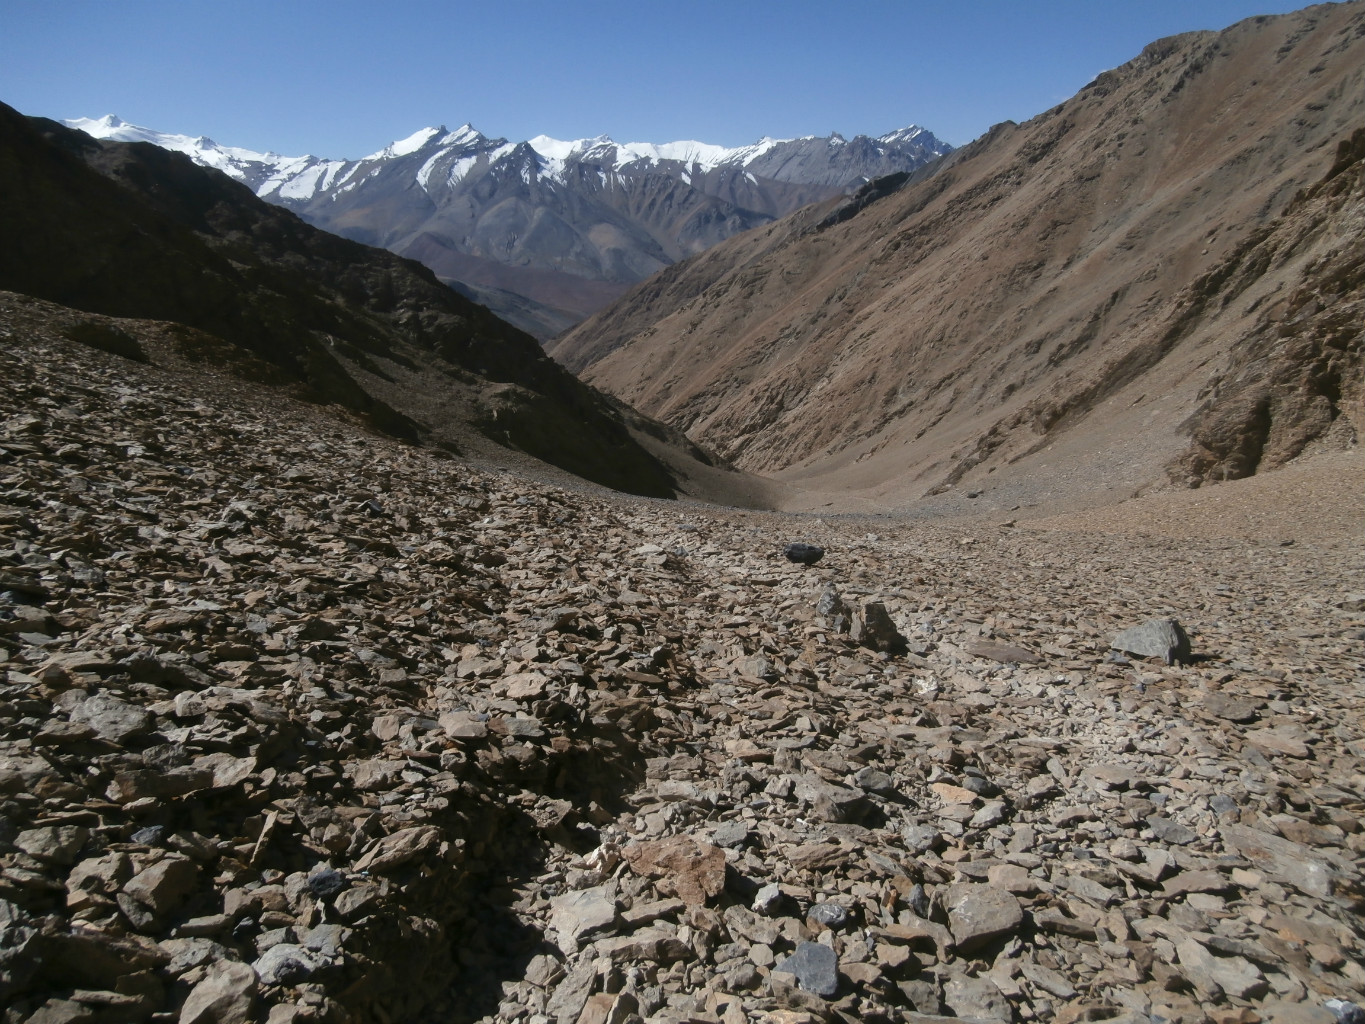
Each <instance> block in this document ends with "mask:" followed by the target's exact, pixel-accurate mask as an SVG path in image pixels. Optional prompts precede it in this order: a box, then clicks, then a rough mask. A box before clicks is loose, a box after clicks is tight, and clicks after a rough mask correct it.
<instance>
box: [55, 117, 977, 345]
mask: <svg viewBox="0 0 1365 1024" xmlns="http://www.w3.org/2000/svg"><path fill="white" fill-rule="evenodd" d="M64 123H65V124H66V125H67V126H69V127H72V128H77V129H79V130H81V131H84V132H86V133H88V134H90V135H92V136H94V137H96V138H100V139H110V140H115V141H120V142H149V143H152V144H154V145H157V146H160V147H162V148H164V149H170V150H174V151H176V152H180V153H184V154H186V155H187V156H189V157H190V158H191V159H193V160H194V161H195V162H196V163H199V164H202V165H204V166H207V167H213V168H216V169H217V170H220V171H222V172H223V173H225V174H228V175H229V176H231V177H233V178H235V179H237V180H238V181H240V182H242V183H243V184H245V185H247V186H248V187H249V188H251V189H252V190H253V191H254V192H255V193H256V194H257V195H258V196H260V197H261V198H263V199H266V200H268V201H269V202H272V203H277V204H279V205H282V206H285V207H288V208H290V209H292V210H294V211H295V212H297V213H298V214H299V215H300V216H302V217H303V218H304V219H306V220H308V221H310V222H311V223H313V224H315V225H317V226H318V227H321V228H324V229H326V230H329V231H333V232H335V233H337V234H341V235H345V236H347V237H349V238H353V239H356V240H359V241H362V242H367V243H369V244H371V245H379V246H383V247H385V248H388V249H391V250H393V251H394V252H397V253H399V254H401V255H405V256H410V257H412V258H414V259H417V260H420V261H421V262H423V263H426V264H427V265H428V266H430V267H431V268H432V269H433V270H434V271H435V272H436V273H437V274H438V275H439V276H440V277H442V278H443V279H445V280H447V281H448V282H450V283H452V284H455V285H456V286H457V287H460V288H461V290H463V291H465V292H466V293H467V294H471V295H473V296H474V297H476V298H478V299H479V300H480V301H482V302H484V303H486V304H488V305H490V306H491V307H493V308H494V309H495V310H496V311H497V312H498V313H499V314H500V315H502V316H504V317H506V318H507V319H510V320H512V321H513V322H514V323H518V324H519V325H520V326H523V327H525V328H526V329H528V330H531V331H532V333H535V334H537V335H539V336H541V337H548V336H550V335H552V334H555V333H557V332H558V331H560V330H562V329H564V328H566V327H568V326H570V325H571V324H572V323H574V322H576V321H577V320H579V319H582V318H583V317H584V316H586V315H587V314H588V313H590V312H592V311H593V310H594V309H596V308H597V307H599V306H600V305H602V304H604V303H605V302H607V301H609V300H610V299H612V298H615V297H616V296H617V295H619V294H620V293H621V292H622V291H624V290H625V289H626V288H627V287H629V286H630V285H633V284H635V283H636V282H638V281H641V280H643V279H644V278H646V277H648V276H650V275H651V274H653V273H655V272H656V271H658V270H661V269H663V268H664V267H666V266H668V265H669V264H671V263H673V262H675V261H677V260H679V259H683V258H685V257H687V256H690V255H693V254H695V253H697V252H700V251H702V250H703V249H706V248H708V247H709V246H711V245H714V244H715V243H717V242H720V241H723V240H724V239H725V238H728V237H730V236H731V235H734V234H736V233H738V232H740V231H744V230H748V229H749V228H752V227H756V226H758V225H761V224H764V223H767V222H769V221H771V220H774V219H776V218H778V217H782V216H785V215H786V214H788V213H791V212H792V211H794V210H796V209H798V208H799V207H801V206H804V205H806V204H807V203H811V202H815V201H818V200H822V199H826V198H829V197H830V196H832V195H837V194H839V193H840V192H843V191H845V190H848V189H850V188H855V187H857V186H858V185H861V184H862V183H864V182H866V181H868V180H869V179H871V178H876V177H881V176H883V175H886V174H893V173H896V172H900V171H908V170H913V169H915V168H917V167H919V166H921V165H922V164H925V163H927V162H929V161H931V160H933V159H935V158H937V157H939V156H941V155H943V154H944V153H947V152H948V151H949V150H950V149H951V147H950V146H948V145H946V144H945V143H943V142H941V141H940V140H938V139H937V138H935V137H934V136H933V134H932V133H931V132H929V131H927V130H926V129H923V128H920V127H917V126H910V127H908V128H904V129H901V130H899V131H895V132H891V133H889V134H887V135H884V136H882V137H880V138H876V139H873V138H869V137H867V136H862V135H860V136H857V137H856V138H854V139H851V140H849V139H844V138H843V137H842V136H840V135H837V134H835V135H831V136H829V137H827V138H819V137H808V138H801V139H768V138H765V139H761V140H759V141H758V142H756V143H754V144H752V145H749V146H742V147H738V148H733V149H731V148H726V147H723V146H715V145H709V144H706V143H702V142H668V143H662V144H654V143H642V142H631V143H624V144H622V143H617V142H614V141H613V140H612V139H610V138H608V137H607V136H599V137H598V138H593V139H578V140H574V141H562V140H559V139H553V138H550V137H549V136H545V135H541V136H537V137H536V138H533V139H529V140H527V141H525V142H509V141H508V140H506V139H501V138H498V139H490V138H488V137H487V136H485V135H483V134H482V133H480V132H479V131H477V130H476V129H475V128H474V127H473V126H471V125H468V124H466V125H462V126H461V127H460V128H458V129H456V130H455V131H449V130H448V129H446V128H444V127H434V128H423V129H422V130H421V131H419V132H415V133H413V134H412V135H409V136H408V137H407V138H405V139H400V140H398V141H396V142H393V143H391V144H390V145H388V146H386V147H384V149H382V150H380V151H379V152H377V153H372V154H370V155H369V156H366V157H363V158H361V159H359V160H337V159H327V158H322V157H316V156H280V155H279V154H276V153H261V152H257V151H254V150H250V149H243V148H238V147H233V146H223V145H220V144H218V143H217V142H215V141H213V140H212V139H209V138H206V137H203V136H199V137H192V136H188V135H177V134H172V133H167V132H159V131H156V130H154V129H150V128H144V127H141V126H138V125H132V124H128V123H126V122H124V121H122V120H120V119H119V118H118V117H116V116H114V115H107V116H105V117H101V118H77V119H72V120H68V121H66V122H64Z"/></svg>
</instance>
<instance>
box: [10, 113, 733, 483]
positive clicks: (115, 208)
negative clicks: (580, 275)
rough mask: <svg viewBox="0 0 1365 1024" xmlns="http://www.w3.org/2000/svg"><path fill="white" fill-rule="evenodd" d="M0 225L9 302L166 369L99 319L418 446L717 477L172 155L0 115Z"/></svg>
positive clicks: (550, 370) (382, 273)
mask: <svg viewBox="0 0 1365 1024" xmlns="http://www.w3.org/2000/svg"><path fill="white" fill-rule="evenodd" d="M0 224H3V225H4V232H5V238H6V244H5V245H4V246H3V247H0V287H3V288H7V289H11V290H13V291H16V292H21V293H25V294H29V295H33V296H38V297H42V298H46V299H50V300H52V301H55V302H60V303H62V304H64V305H67V306H72V307H77V308H79V309H82V310H85V311H88V312H90V313H92V314H104V316H93V317H91V318H90V322H89V324H88V325H87V326H86V327H85V328H81V330H82V332H83V334H84V336H86V337H88V338H90V339H93V340H94V341H95V342H98V343H103V344H105V345H111V346H113V347H114V348H115V349H117V350H120V351H128V352H140V353H141V354H142V355H143V357H145V358H152V357H153V355H154V353H153V352H152V350H150V349H146V348H145V347H140V346H139V344H138V342H137V341H136V340H135V339H133V338H130V337H127V336H126V332H123V329H122V328H120V326H119V325H118V324H117V323H112V322H108V321H106V319H105V317H123V318H128V317H132V318H141V319H152V320H158V321H165V322H166V323H167V330H168V331H169V332H170V334H169V335H168V337H171V338H172V339H173V344H172V346H171V349H170V350H168V351H170V352H171V353H172V354H173V357H174V358H178V359H188V360H191V361H193V360H202V361H207V362H223V361H226V362H229V363H232V364H234V365H236V366H237V368H238V370H239V372H240V373H241V374H243V375H244V376H246V377H248V378H251V379H256V380H263V381H268V382H289V383H291V384H293V385H295V386H296V387H297V388H299V389H300V390H301V391H303V392H305V393H306V394H307V395H308V396H309V397H310V398H311V399H312V400H315V401H318V402H324V403H337V404H340V405H342V406H345V407H346V408H348V409H351V410H354V411H355V412H357V413H359V414H363V415H365V416H367V417H368V418H369V419H370V421H371V422H372V423H373V424H374V425H376V426H377V427H379V428H380V429H383V430H386V431H388V432H390V433H393V434H395V435H397V436H400V437H405V438H407V439H409V440H413V441H418V440H420V441H423V442H425V443H434V444H442V445H445V446H448V447H449V448H451V449H452V450H457V451H465V452H469V453H486V452H487V451H489V450H490V449H493V448H495V447H496V445H501V446H503V447H504V448H506V449H511V450H513V451H516V452H521V453H525V454H526V455H530V456H533V457H534V458H536V459H540V460H543V461H544V462H547V463H550V464H552V465H554V466H557V467H559V468H561V469H563V470H567V471H568V472H570V473H573V474H576V475H578V476H581V477H584V478H586V479H589V480H593V481H596V482H598V483H601V484H605V485H607V486H610V487H615V488H620V489H624V490H628V491H632V492H635V493H643V494H652V495H658V496H671V495H673V494H674V493H676V490H677V481H678V480H680V479H682V477H683V476H685V475H688V474H691V473H692V472H693V471H694V470H695V471H697V472H699V473H706V472H709V469H708V467H707V466H706V465H705V458H706V457H705V456H704V455H702V453H700V452H699V451H698V450H696V449H695V448H691V447H690V446H688V445H687V444H686V442H685V441H682V440H681V439H680V437H678V436H676V435H673V434H672V433H671V432H670V431H669V430H667V429H666V428H664V427H662V426H661V425H659V424H651V423H650V422H648V421H647V420H645V419H644V418H642V417H638V416H636V415H634V414H633V413H631V412H630V411H629V410H625V409H623V408H621V407H620V406H619V405H618V404H615V403H612V402H610V401H608V400H606V399H605V398H604V397H603V396H602V395H600V394H598V393H597V392H595V391H593V390H592V389H591V388H588V387H585V386H583V385H582V384H581V383H579V382H578V381H577V380H575V379H574V378H573V377H572V376H571V375H570V374H568V373H566V372H565V371H564V370H563V369H561V368H560V367H559V366H557V365H556V364H555V363H553V362H552V361H550V360H549V359H547V358H546V357H545V356H544V354H543V352H542V351H541V348H540V346H539V345H538V343H537V342H536V341H535V339H533V338H531V337H530V336H528V335H526V334H524V333H522V332H521V331H518V330H517V329H515V328H513V327H511V326H509V325H508V324H505V323H503V322H502V321H500V320H498V319H497V318H496V317H494V316H493V315H492V314H491V313H489V312H488V310H486V309H484V308H482V307H480V306H477V305H475V304H474V303H472V302H470V301H468V300H466V299H464V298H462V297H461V296H459V295H457V294H456V293H454V292H453V291H451V290H450V289H449V288H447V287H445V286H444V285H442V284H440V283H439V282H438V281H437V280H436V278H435V277H434V276H433V275H432V274H431V272H430V271H429V270H427V269H425V268H423V267H421V266H420V265H418V264H416V263H414V262H412V261H409V260H404V259H400V258H399V257H397V256H394V255H393V254H391V253H388V252H385V251H383V250H380V249H374V248H370V247H368V246H364V245H360V244H358V243H355V242H350V241H346V240H344V239H341V238H337V237H335V236H332V235H328V234H326V233H325V232H322V231H319V230H317V229H316V228H313V227H310V226H309V225H307V224H305V223H304V222H303V221H301V220H300V219H299V218H298V217H297V216H295V215H294V214H292V213H289V212H288V211H285V210H282V209H280V208H278V207H275V206H271V205H269V204H267V203H265V202H263V201H261V200H259V199H257V198H256V197H255V196H253V195H252V194H251V192H250V191H249V190H248V189H246V188H245V187H243V186H241V185H239V184H237V183H235V182H233V181H230V180H229V179H228V178H226V177H224V176H223V175H221V174H217V173H215V172H213V171H208V170H205V169H203V168H201V167H197V166H195V165H194V164H193V163H192V162H191V161H190V160H189V159H188V158H186V157H184V156H181V155H179V154H174V153H168V152H166V151H164V150H161V149H158V148H156V147H153V146H149V145H138V144H129V143H119V142H99V141H96V140H93V139H91V138H90V137H89V136H88V135H85V134H82V133H80V132H76V131H72V130H70V129H67V128H63V127H61V126H60V125H57V124H55V123H54V122H50V121H47V122H44V121H30V120H28V119H26V118H23V117H22V116H20V115H19V114H17V113H16V112H14V111H12V110H10V109H8V108H4V109H3V110H0ZM121 332H122V333H121ZM168 358H169V356H168ZM675 441H676V442H677V443H676V444H675V443H674V442H675ZM494 442H496V445H495V444H494ZM498 457H499V458H505V457H506V456H505V455H500V456H498ZM661 459H663V460H665V461H668V462H670V463H671V465H672V468H671V469H670V468H669V466H666V465H665V462H664V461H661Z"/></svg>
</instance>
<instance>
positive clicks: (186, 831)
mask: <svg viewBox="0 0 1365 1024" xmlns="http://www.w3.org/2000/svg"><path fill="white" fill-rule="evenodd" d="M0 408H4V409H5V410H6V412H5V413H4V414H3V415H2V416H0V694H3V698H4V699H3V702H0V806H2V808H3V822H0V1004H3V1005H5V1006H6V1007H7V1009H6V1010H5V1011H4V1014H5V1016H4V1017H3V1019H4V1020H5V1021H13V1022H16V1024H17V1022H19V1021H23V1020H42V1021H71V1022H75V1021H104V1020H128V1019H144V1020H165V1021H171V1020H178V1021H181V1022H184V1024H191V1022H193V1024H201V1022H221V1024H227V1022H229V1021H245V1020H261V1021H264V1020H267V1019H268V1020H269V1021H271V1022H272V1024H284V1022H288V1021H311V1020H327V1021H343V1020H353V1021H370V1020H375V1021H396V1020H410V1021H445V1020H450V1021H460V1020H463V1021H469V1020H487V1021H495V1020H496V1021H512V1020H519V1021H525V1022H528V1024H531V1022H535V1024H544V1022H549V1021H553V1022H556V1024H575V1022H584V1024H587V1022H598V1021H613V1022H625V1021H629V1020H633V1019H636V1017H638V1018H641V1019H643V1020H646V1021H658V1022H663V1021H676V1022H682V1021H705V1022H725V1024H740V1022H743V1021H773V1022H776V1021H782V1022H792V1024H794V1022H798V1021H807V1020H824V1019H833V1020H848V1021H876V1020H885V1021H914V1020H925V1019H928V1017H930V1016H933V1015H952V1016H956V1017H959V1018H973V1019H977V1020H994V1021H1029V1020H1056V1021H1060V1022H1069V1021H1076V1020H1103V1019H1122V1020H1124V1021H1128V1022H1143V1021H1189V1022H1194V1021H1213V1022H1216V1024H1251V1022H1254V1021H1257V1020H1264V1021H1277V1022H1283V1024H1289V1022H1291V1021H1292V1022H1299V1021H1321V1022H1323V1024H1331V1022H1332V1021H1333V1020H1335V1019H1336V1018H1335V1017H1334V1015H1333V1012H1332V1011H1331V1009H1329V1008H1327V1005H1326V1004H1327V1002H1328V1001H1329V1000H1333V999H1344V1000H1348V1001H1353V1002H1356V1003H1362V1002H1365V970H1362V968H1361V966H1360V965H1361V963H1362V962H1363V961H1365V928H1362V924H1361V922H1362V920H1365V917H1362V913H1361V912H1362V909H1365V903H1363V902H1362V901H1363V900H1365V893H1363V892H1362V877H1365V859H1363V858H1365V831H1362V816H1363V813H1362V812H1363V811H1365V769H1362V764H1365V672H1362V664H1363V661H1362V646H1363V644H1362V641H1363V640H1365V594H1363V593H1362V591H1365V581H1362V579H1361V575H1360V567H1361V564H1362V554H1365V499H1362V497H1361V495H1362V494H1363V493H1365V488H1362V486H1361V484H1362V480H1365V468H1363V463H1362V459H1361V457H1360V455H1359V454H1358V453H1338V454H1333V455H1327V456H1323V457H1322V458H1320V459H1318V460H1313V461H1311V462H1309V463H1305V464H1302V465H1299V466H1296V467H1291V468H1290V469H1287V470H1284V471H1282V472H1280V473H1277V474H1272V475H1268V476H1266V477H1264V478H1258V479H1253V480H1248V481H1242V482H1239V483H1234V484H1225V485H1220V486H1218V487H1214V488H1207V489H1203V490H1199V491H1189V492H1179V493H1170V494H1163V495H1151V496H1148V497H1145V498H1141V499H1136V500H1133V501H1129V502H1126V503H1123V504H1120V505H1116V506H1113V507H1110V508H1106V509H1098V510H1090V511H1085V512H1080V513H1077V512H1064V513H1055V512H1054V511H1053V510H1048V509H1021V510H1018V511H1011V510H1009V509H1000V510H996V509H987V510H978V509H975V508H974V507H971V506H964V509H965V508H971V511H972V512H973V514H971V515H964V516H958V517H954V518H926V517H923V516H909V515H905V516H896V517H891V516H875V515H867V514H862V513H858V514H854V513H846V514H835V510H834V509H830V510H829V512H828V514H824V515H821V516H817V515H814V514H804V515H790V514H778V513H767V512H756V511H745V510H738V509H725V508H716V507H711V506H703V505H698V504H692V503H669V502H653V501H643V500H635V499H627V498H620V497H614V496H606V495H601V494H597V493H592V492H589V491H586V490H578V491H572V490H565V489H560V488H556V487H553V486H550V485H548V484H543V483H533V482H527V481H526V480H524V479H522V478H518V477H513V476H509V475H505V474H499V473H495V472H492V471H488V470H481V469H474V468H471V467H470V466H469V465H467V464H464V463H461V462H459V461H457V460H454V459H452V458H450V457H448V456H443V455H440V454H438V453H432V452H428V451H424V450H420V449H414V448H411V447H404V446H401V445H398V444H394V443H391V442H389V441H387V440H385V439H382V438H377V437H374V436H373V435H369V434H365V433H363V432H362V431H360V430H358V429H356V428H354V427H352V426H350V425H348V424H347V423H346V422H344V421H342V420H339V419H335V418H332V417H331V416H330V415H329V414H328V413H327V412H326V411H325V410H320V409H317V408H312V407H306V406H301V405H295V404H292V403H288V402H284V401H280V400H278V399H276V398H273V397H272V396H270V395H265V394H262V393H260V392H259V391H257V390H254V389H252V388H251V387H249V386H247V385H244V384H241V383H239V382H235V381H231V380H227V379H219V378H214V377H212V376H209V375H206V374H205V373H204V372H202V371H196V372H194V373H193V374H191V373H189V372H188V371H187V372H184V373H173V372H168V371H164V370H159V369H156V368H152V367H144V366H141V365H137V364H132V363H129V362H127V361H125V360H121V359H119V358H117V357H114V356H109V355H106V354H104V353H100V352H95V351H93V350H91V349H87V348H83V347H81V346H78V345H75V344H73V343H71V342H69V341H67V340H65V339H64V338H62V337H61V336H60V335H59V333H58V332H57V331H56V330H55V329H54V328H53V326H52V325H46V326H45V325H44V324H43V323H41V322H39V321H36V320H35V319H33V318H32V317H30V316H27V315H25V314H24V311H23V310H22V309H19V308H16V307H14V306H8V307H6V308H4V309H0ZM792 541H806V542H810V543H814V544H819V545H821V546H822V547H823V548H824V549H825V551H826V554H825V556H824V558H823V560H821V561H820V562H819V563H818V564H816V565H815V566H813V567H809V568H806V567H802V566H797V565H793V564H791V563H789V562H788V561H786V560H785V559H784V558H783V557H782V548H783V546H784V545H785V544H787V543H788V542H792ZM827 588H834V589H835V590H836V591H837V592H838V594H839V596H840V598H841V599H842V601H843V602H844V603H845V604H846V605H847V606H849V607H850V608H851V609H852V610H853V612H854V613H855V614H854V617H855V618H858V617H859V616H860V615H862V614H863V613H864V610H865V608H866V606H867V605H868V604H874V603H879V604H881V605H882V606H883V607H884V608H885V610H886V612H887V613H888V614H889V617H890V620H891V622H892V623H893V624H894V627H895V629H896V631H898V633H899V634H900V635H901V637H902V639H903V643H896V642H895V638H894V637H891V638H889V639H890V641H891V646H892V647H893V648H894V649H893V650H890V651H878V650H876V649H874V648H873V647H872V646H867V645H866V644H860V643H857V642H855V641H854V640H853V639H852V638H851V636H850V635H848V634H847V633H846V632H845V631H844V630H843V629H842V628H841V623H840V622H839V621H837V618H838V614H839V612H838V609H837V608H830V607H829V602H827V603H826V605H825V611H824V612H823V613H822V611H821V610H819V609H818V608H817V605H818V604H819V603H820V600H821V597H822V594H824V593H825V592H826V590H827ZM1166 617H1170V618H1175V619H1177V620H1179V621H1180V622H1181V623H1182V624H1183V626H1184V628H1185V629H1186V630H1187V631H1188V633H1189V635H1190V637H1191V641H1192V646H1193V658H1192V660H1191V662H1190V663H1189V664H1177V665H1171V666H1167V665H1165V664H1163V663H1161V662H1160V661H1154V660H1144V659H1141V658H1138V657H1135V656H1134V657H1125V656H1122V655H1119V654H1118V653H1117V652H1111V650H1110V641H1111V640H1112V638H1113V637H1114V636H1115V634H1117V633H1118V632H1119V631H1120V630H1123V629H1125V628H1128V627H1131V626H1135V625H1138V624H1140V623H1142V622H1144V621H1146V620H1148V619H1152V618H1166ZM871 618H872V619H873V620H874V621H875V612H873V613H872V614H871ZM874 634H875V631H874ZM867 642H868V643H873V642H874V641H872V640H869V641H867ZM633 1015H634V1016H633Z"/></svg>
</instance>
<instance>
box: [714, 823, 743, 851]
mask: <svg viewBox="0 0 1365 1024" xmlns="http://www.w3.org/2000/svg"><path fill="white" fill-rule="evenodd" d="M748 841H749V826H748V825H746V824H744V822H742V821H726V822H722V823H721V824H720V825H717V826H716V830H715V831H714V832H712V833H711V843H712V845H714V846H719V847H722V848H724V849H732V848H734V847H738V846H743V845H744V844H745V843H746V842H748Z"/></svg>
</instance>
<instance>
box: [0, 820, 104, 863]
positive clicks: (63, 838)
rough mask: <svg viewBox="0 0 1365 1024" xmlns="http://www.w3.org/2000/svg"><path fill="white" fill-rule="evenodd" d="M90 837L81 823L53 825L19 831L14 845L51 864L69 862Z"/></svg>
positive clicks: (73, 859)
mask: <svg viewBox="0 0 1365 1024" xmlns="http://www.w3.org/2000/svg"><path fill="white" fill-rule="evenodd" d="M89 838H90V830H89V829H88V828H86V827H84V826H83V825H55V826H47V827H45V828H31V829H26V830H24V831H23V832H20V833H19V835H18V837H17V838H16V839H15V840H14V845H15V846H17V847H19V849H21V850H23V851H24V852H25V853H26V854H28V855H29V856H30V857H37V858H38V859H39V860H44V861H48V862H50V863H53V864H71V863H72V862H74V861H75V859H76V854H78V853H80V852H81V848H82V847H83V846H85V844H86V841H87V840H89Z"/></svg>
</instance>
